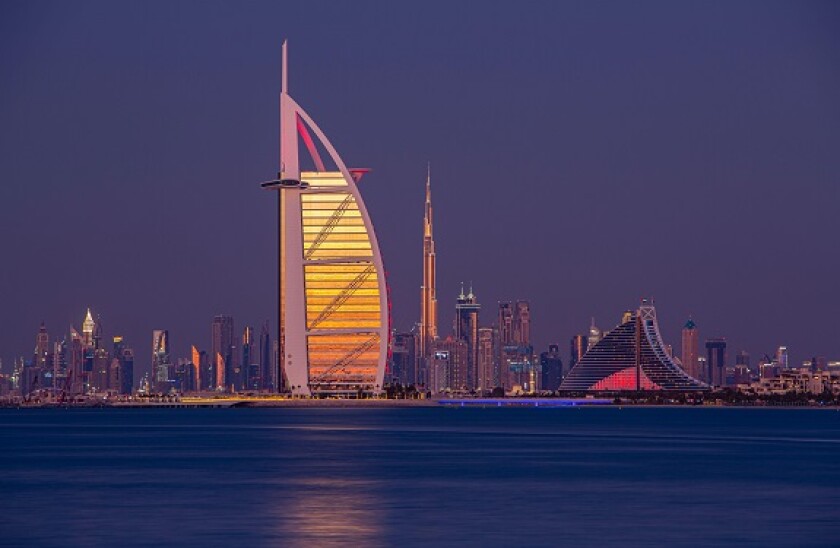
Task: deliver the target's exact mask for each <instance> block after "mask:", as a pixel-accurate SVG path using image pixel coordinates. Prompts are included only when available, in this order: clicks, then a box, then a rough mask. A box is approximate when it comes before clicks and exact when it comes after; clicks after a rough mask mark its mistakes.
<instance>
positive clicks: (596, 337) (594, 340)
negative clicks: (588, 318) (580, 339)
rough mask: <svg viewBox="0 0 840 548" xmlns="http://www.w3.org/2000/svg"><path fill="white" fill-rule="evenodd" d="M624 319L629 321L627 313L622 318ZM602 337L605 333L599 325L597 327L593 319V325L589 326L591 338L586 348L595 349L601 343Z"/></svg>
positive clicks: (588, 338) (587, 340) (587, 341)
mask: <svg viewBox="0 0 840 548" xmlns="http://www.w3.org/2000/svg"><path fill="white" fill-rule="evenodd" d="M622 319H623V320H624V319H627V316H626V313H625V315H624V316H622ZM601 337H603V333H601V330H600V329H599V328H598V326H597V325H595V318H592V323H590V324H589V336H588V337H587V339H586V347H587V348H594V347H595V345H596V344H598V343H599V342H600V340H601Z"/></svg>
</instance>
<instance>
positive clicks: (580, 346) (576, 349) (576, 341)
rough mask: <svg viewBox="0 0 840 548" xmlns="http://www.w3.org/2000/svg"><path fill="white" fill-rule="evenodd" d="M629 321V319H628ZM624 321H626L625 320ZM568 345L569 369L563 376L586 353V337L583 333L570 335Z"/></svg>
mask: <svg viewBox="0 0 840 548" xmlns="http://www.w3.org/2000/svg"><path fill="white" fill-rule="evenodd" d="M628 321H629V320H628ZM625 323H626V322H625ZM569 346H570V352H569V354H570V356H569V369H568V370H567V371H565V372H564V373H563V376H564V377H565V376H566V373H567V372H568V371H571V370H572V369H574V367H575V365H577V363H578V362H579V361H580V359H581V358H582V357H583V355H584V354H586V350H587V348H588V346H587V342H586V337H584V336H583V335H575V336H574V337H572V340H571V342H570V343H569Z"/></svg>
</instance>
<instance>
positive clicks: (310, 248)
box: [262, 43, 390, 397]
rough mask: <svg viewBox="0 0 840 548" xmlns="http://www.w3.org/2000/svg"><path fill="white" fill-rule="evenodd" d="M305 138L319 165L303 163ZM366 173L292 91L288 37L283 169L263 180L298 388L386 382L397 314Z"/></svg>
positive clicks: (286, 365)
mask: <svg viewBox="0 0 840 548" xmlns="http://www.w3.org/2000/svg"><path fill="white" fill-rule="evenodd" d="M310 131H311V132H312V134H314V137H315V140H313V137H312V135H311V134H310ZM299 138H300V139H301V140H302V141H303V143H304V144H305V145H306V148H307V150H308V152H309V156H310V159H311V160H312V164H314V166H315V169H314V171H301V169H300V158H299V156H298V139H299ZM316 142H319V143H320V144H321V145H322V147H323V149H324V150H326V152H327V153H328V155H329V160H331V161H332V164H333V165H334V166H335V169H333V170H332V171H328V170H327V168H326V166H325V164H324V161H323V160H322V158H321V155H320V152H319V150H318V147H317V146H316ZM368 171H369V170H367V169H348V168H347V166H346V165H345V164H344V161H343V160H342V159H341V157H340V156H339V155H338V153H337V152H336V150H335V148H334V147H333V146H332V144H331V143H330V141H329V139H327V137H326V135H324V133H323V132H322V131H321V129H320V128H319V127H318V126H317V124H315V122H314V121H313V120H312V118H311V117H310V116H309V114H307V113H306V111H304V110H303V109H302V108H301V107H300V105H298V104H297V103H296V102H295V100H294V99H292V98H291V96H290V95H289V92H288V63H287V50H286V44H285V43H284V44H283V71H282V88H281V93H280V172H279V173H278V178H277V179H276V180H273V181H268V182H265V183H263V184H262V186H263V188H267V189H271V190H276V191H277V193H278V200H279V202H278V213H279V233H280V234H279V247H280V249H279V261H280V264H279V274H280V279H279V297H280V302H279V307H278V309H279V337H280V340H279V355H280V359H279V361H280V371H281V372H282V374H283V376H284V377H285V380H284V382H287V383H288V388H289V389H290V390H291V392H292V393H293V394H299V395H310V394H315V395H337V396H342V395H343V396H348V397H353V396H356V395H357V394H358V393H359V392H379V391H380V390H381V389H382V384H383V380H384V377H385V366H386V360H387V357H388V345H389V340H388V338H389V335H390V331H389V330H390V325H389V323H390V318H389V316H388V294H387V290H386V284H385V269H384V267H383V263H382V256H381V254H380V252H379V244H378V242H377V239H376V234H375V232H374V230H373V224H372V222H371V219H370V216H369V215H368V211H367V208H366V207H365V204H364V202H363V200H362V195H361V193H360V192H359V188H358V186H357V183H358V182H359V181H360V180H361V178H362V176H363V175H364V174H365V173H367V172H368Z"/></svg>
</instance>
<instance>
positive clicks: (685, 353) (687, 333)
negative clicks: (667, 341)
mask: <svg viewBox="0 0 840 548" xmlns="http://www.w3.org/2000/svg"><path fill="white" fill-rule="evenodd" d="M697 345H698V335H697V325H696V324H695V323H694V320H692V319H691V318H689V319H688V321H687V322H685V326H683V330H682V353H681V354H680V360H681V361H682V367H683V370H684V371H685V372H686V373H688V374H689V375H691V376H692V377H694V378H695V379H699V380H703V381H705V380H708V379H707V378H706V376H705V374H704V372H702V371H700V368H699V363H698V361H697V357H698V354H697Z"/></svg>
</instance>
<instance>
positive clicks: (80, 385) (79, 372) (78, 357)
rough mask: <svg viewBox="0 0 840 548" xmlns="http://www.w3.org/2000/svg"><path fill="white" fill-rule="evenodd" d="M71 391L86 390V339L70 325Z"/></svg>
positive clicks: (76, 392)
mask: <svg viewBox="0 0 840 548" xmlns="http://www.w3.org/2000/svg"><path fill="white" fill-rule="evenodd" d="M69 352H70V371H69V372H68V375H70V393H71V394H80V393H82V392H84V390H85V385H86V381H85V366H84V352H85V351H84V339H83V338H82V336H81V335H80V334H79V332H78V331H76V329H75V328H74V327H73V326H72V325H71V326H70V351H69Z"/></svg>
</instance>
